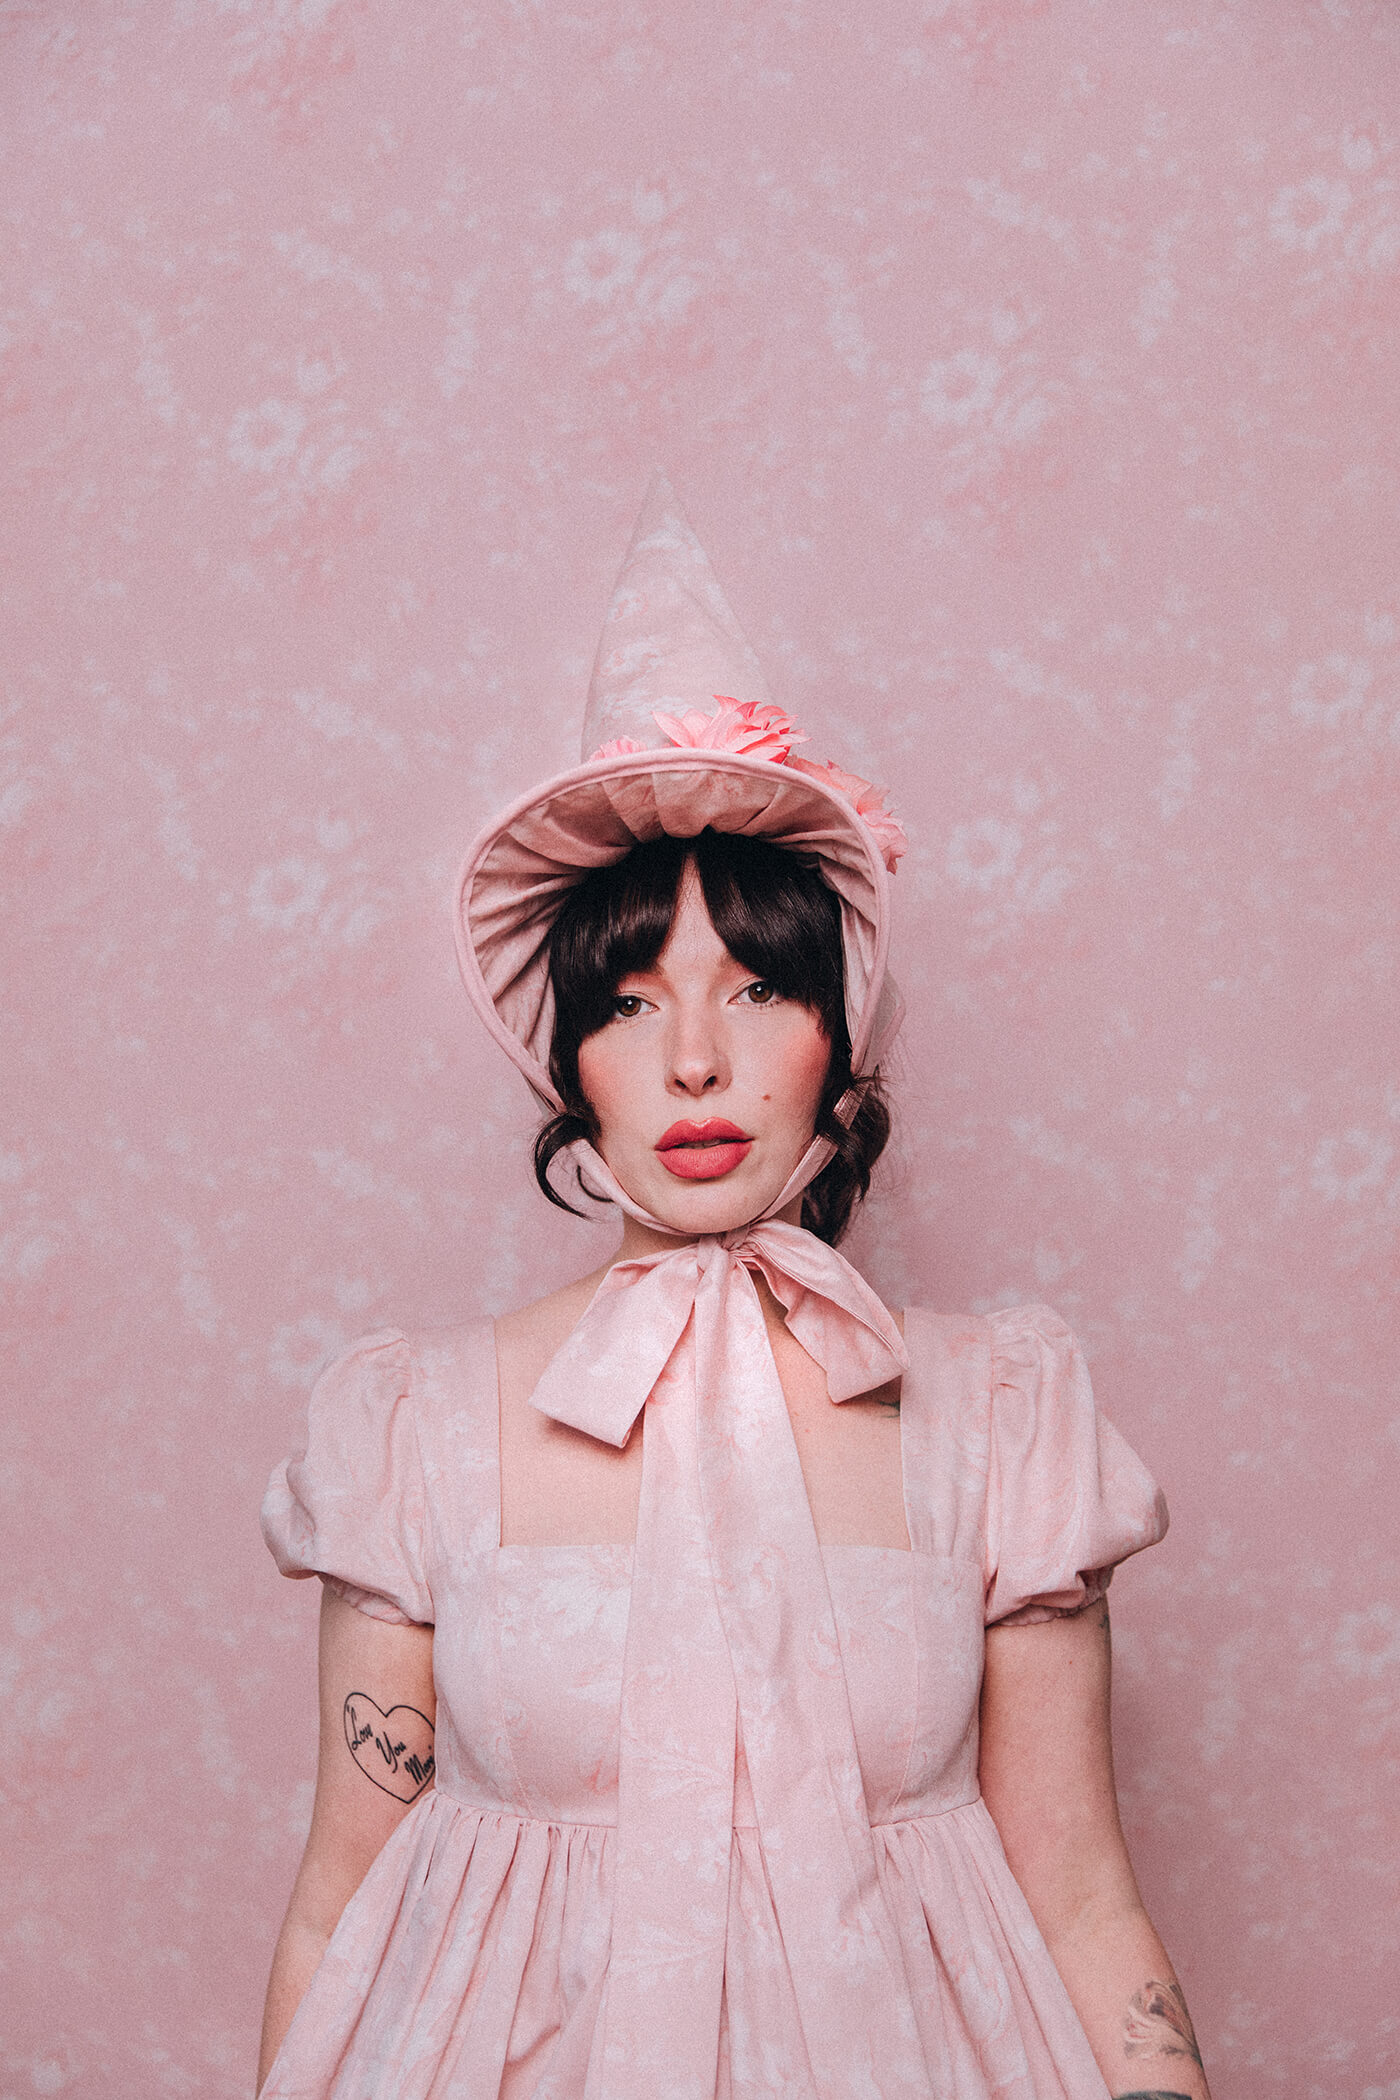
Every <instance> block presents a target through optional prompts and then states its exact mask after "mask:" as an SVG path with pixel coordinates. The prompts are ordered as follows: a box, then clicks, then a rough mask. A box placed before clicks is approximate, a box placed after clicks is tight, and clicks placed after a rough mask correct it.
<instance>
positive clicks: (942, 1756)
mask: <svg viewBox="0 0 1400 2100" xmlns="http://www.w3.org/2000/svg"><path fill="white" fill-rule="evenodd" d="M905 1337H906V1341H907V1345H908V1349H909V1356H910V1370H909V1372H908V1374H907V1375H906V1377H905V1380H904V1386H903V1402H902V1408H901V1450H902V1459H903V1468H904V1497H905V1509H906V1516H907V1521H908V1529H909V1536H910V1541H911V1546H912V1550H911V1551H909V1552H903V1551H894V1550H890V1549H887V1548H883V1547H873V1546H828V1547H825V1548H823V1549H822V1551H821V1561H822V1565H823V1568H824V1572H825V1581H826V1587H827V1590H828V1592H829V1598H830V1606H831V1615H832V1617H833V1619H834V1623H835V1627H836V1632H837V1637H838V1640H839V1648H840V1657H839V1662H840V1668H841V1670H842V1671H843V1672H844V1679H845V1687H846V1694H847V1697H848V1699H849V1708H850V1718H851V1723H852V1727H853V1730H854V1737H855V1743H856V1749H857V1753H858V1758H859V1767H860V1777H861V1781H862V1783H863V1788H864V1795H865V1805H866V1809H867V1810H868V1816H869V1824H870V1831H871V1836H872V1838H873V1841H874V1847H875V1859H876V1864H877V1869H878V1876H879V1881H880V1887H881V1893H882V1895H883V1900H884V1906H885V1910H886V1912H887V1914H888V1916H889V1918H890V1919H892V1920H893V1924H894V1929H895V1931H896V1933H897V1936H898V1945H899V1953H900V1957H901V1959H902V1964H903V1975H904V1978H905V1979H906V1980H907V1986H908V1996H909V2000H910V2002H911V2003H912V2006H913V2009H914V2017H915V2021H916V2023H917V2029H918V2037H917V2041H918V2046H919V2047H920V2048H921V2050H922V2062H923V2064H924V2065H926V2066H927V2067H928V2069H927V2076H928V2083H927V2092H928V2095H929V2100H1103V2096H1104V2094H1105V2092H1106V2088H1105V2086H1104V2083H1103V2080H1102V2078H1101V2077H1100V2075H1099V2072H1098V2069H1097V2067H1096V2065H1095V2063H1094V2059H1093V2057H1092V2055H1091V2053H1090V2050H1089V2047H1088V2044H1087V2042H1086V2040H1085V2038H1084V2035H1083V2032H1082V2030H1081V2028H1080V2026H1079V2023H1078V2021H1077V2019H1076V2018H1075V2015H1074V2012H1073V2010H1072V2008H1071V2006H1070V2003H1069V2000H1068V1998H1067V1997H1066V1994H1065V1991H1064V1988H1063V1986H1062V1984H1061V1982H1060V1980H1059V1977H1058V1974H1057V1973H1056V1970H1055V1968H1054V1966H1053V1964H1052V1962H1051V1960H1050V1957H1049V1955H1048V1953H1047V1951H1046V1948H1045V1945H1044V1942H1043V1941H1042V1939H1041V1937H1040V1934H1039V1932H1038V1931H1037V1928H1036V1926H1035V1923H1034V1921H1033V1919H1032V1917H1031V1915H1030V1912H1029V1910H1028V1908H1027V1906H1026V1903H1025V1900H1024V1898H1023V1897H1022V1895H1021V1892H1020V1890H1019V1888H1018V1887H1017V1885H1016V1883H1015V1881H1014V1880H1013V1878H1012V1875H1011V1873H1010V1870H1009V1868H1008V1866H1007V1864H1006V1860H1005V1857H1004V1855H1003V1852H1002V1847H1001V1843H1000V1840H999V1838H998V1836H997V1832H996V1828H995V1826H994V1824H993V1823H992V1820H991V1817H990V1816H989V1815H988V1813H987V1810H986V1807H985V1806H984V1804H983V1802H982V1800H981V1798H980V1795H979V1792H978V1781H977V1711H978V1696H979V1690H980V1685H981V1677H982V1654H983V1629H984V1626H986V1625H988V1624H992V1623H997V1622H1001V1623H1004V1622H1006V1621H1008V1620H1011V1619H1017V1620H1026V1619H1034V1618H1037V1617H1045V1616H1048V1615H1052V1614H1054V1613H1058V1612H1064V1611H1073V1610H1076V1609H1079V1608H1082V1607H1083V1605H1084V1604H1085V1603H1086V1602H1087V1601H1089V1600H1090V1599H1092V1598H1093V1597H1095V1596H1097V1595H1098V1594H1099V1593H1100V1591H1101V1589H1102V1587H1103V1584H1104V1582H1105V1581H1106V1580H1107V1571H1108V1570H1109V1569H1110V1568H1111V1567H1112V1566H1113V1564H1114V1563H1116V1562H1118V1561H1120V1560H1122V1559H1124V1558H1125V1557H1126V1556H1127V1555H1129V1554H1131V1553H1135V1552H1137V1551H1139V1550H1140V1549H1141V1548H1142V1547H1144V1546H1147V1545H1150V1544H1152V1543H1154V1542H1155V1541H1156V1540H1157V1539H1159V1538H1160V1537H1161V1536H1162V1534H1163V1532H1164V1531H1165V1529H1166V1510H1165V1505H1164V1503H1163V1500H1162V1497H1161V1494H1160V1492H1159V1491H1158V1490H1157V1489H1156V1488H1155V1487H1154V1485H1153V1483H1152V1481H1151V1479H1150V1478H1149V1477H1148V1475H1147V1473H1146V1471H1145V1470H1144V1468H1143V1466H1142V1465H1141V1464H1140V1462H1139V1461H1138V1460H1137V1458H1136V1457H1135V1456H1134V1455H1133V1453H1132V1452H1131V1451H1130V1450H1129V1449H1128V1447H1127V1445H1126V1444H1125V1443H1124V1442H1123V1440H1122V1439H1121V1437H1119V1436H1118V1434H1117V1433H1116V1431H1115V1430H1114V1429H1113V1428H1112V1427H1111V1425H1110V1424H1109V1423H1108V1422H1107V1421H1106V1420H1105V1419H1104V1418H1103V1417H1102V1416H1101V1415H1099V1414H1098V1413H1097V1412H1096V1410H1095V1406H1094V1402H1093V1398H1092V1395H1091V1392H1090V1388H1089V1382H1088V1378H1087V1375H1086V1373H1085V1370H1084V1366H1083V1361H1082V1358H1081V1357H1080V1355H1079V1352H1078V1350H1077V1348H1076V1346H1075V1344H1074V1341H1073V1338H1072V1336H1071V1335H1070V1334H1069V1332H1068V1330H1067V1329H1066V1328H1065V1326H1064V1325H1063V1323H1062V1322H1061V1321H1060V1320H1059V1319H1058V1318H1057V1317H1056V1316H1055V1315H1054V1314H1053V1313H1050V1312H1048V1311H1047V1310H1046V1309H1045V1308H1044V1307H1031V1308H1022V1309H1018V1310H1015V1311H1010V1312H1001V1313H996V1314H994V1315H992V1316H991V1318H989V1319H979V1318H973V1317H949V1316H940V1315H937V1314H932V1313H927V1312H921V1311H911V1312H910V1313H909V1314H908V1315H907V1317H906V1323H905ZM264 1528H265V1530H266V1533H267V1537H268V1542H269V1544H270V1546H271V1548H272V1551H273V1553H274V1554H275V1556H276V1558H277V1561H278V1564H279V1565H280V1566H281V1567H282V1569H283V1571H284V1572H285V1573H288V1574H294V1575H305V1574H311V1573H316V1574H319V1575H321V1576H322V1577H323V1578H324V1579H326V1580H327V1581H329V1582H330V1583H332V1584H333V1585H334V1586H335V1587H336V1588H337V1589H338V1590H339V1591H340V1592H341V1593H342V1594H343V1595H345V1596H346V1597H348V1598H349V1600H350V1601H351V1602H352V1603H354V1604H356V1605H357V1606H358V1607H359V1608H360V1609H361V1610H363V1611H366V1612H368V1613H370V1614H371V1615H373V1616H376V1617H380V1618H385V1619H391V1620H398V1621H412V1622H419V1623H424V1624H429V1623H431V1624H433V1625H434V1626H435V1629H436V1631H435V1636H434V1674H435V1678H436V1686H437V1698H438V1709H437V1738H436V1759H437V1772H436V1784H435V1787H434V1788H433V1789H432V1790H430V1791H429V1792H427V1793H425V1794H424V1795H423V1796H422V1797H421V1798H420V1799H419V1800H418V1801H417V1802H416V1803H415V1805H414V1806H413V1807H412V1808H411V1809H410V1810H409V1812H408V1814H407V1815H406V1816H405V1817H404V1820H403V1822H402V1823H401V1824H400V1825H399V1827H398V1829H397V1830H396V1831H395V1833H394V1835H393V1836H392V1837H391V1838H390V1840H389V1842H388V1843H387V1844H386V1845H385V1847H384V1849H383V1851H382V1852H381V1853H380V1855H379V1857H378V1859H377V1860H376V1861H375V1863H374V1865H373V1866H372V1868H371V1869H370V1871H369V1873H368V1875H367V1876H366V1878H365V1880H364V1882H363V1884H362V1885H361V1887H360V1889H359V1891H358V1893H357V1894H356V1895H355V1897H354V1898H353V1899H352V1901H351V1902H350V1904H349V1905H348V1907H347V1909H346V1911H345V1913H344V1916H343V1917H342V1919H341V1922H340V1925H339V1927H338V1928H337V1930H336V1932H335V1935H334V1937H333V1938H332V1940H331V1943H330V1946H329V1948H328V1950H327V1952H326V1955H325V1957H324V1959H323V1961H322V1962H321V1965H320V1967H319V1969H318V1970H317V1972H316V1975H315V1977H314V1978H313V1980H312V1983H311V1985H310V1988H309V1990H308V1991H307V1994H306V1997H305V1999H304V2001H303V2003H302V2005H301V2008H300V2010H299V2011H298V2013H297V2015H296V2018H295V2019H294V2021H293V2022H292V2026H291V2028H290V2031H289V2032H288V2035H287V2038H286V2041H285V2043H284V2045H283V2047H282V2050H281V2052H280V2054H279V2056H278V2058H277V2061H276V2064H275V2065H274V2067H273V2070H272V2072H271V2075H270V2077H269V2079H268V2081H267V2084H266V2086H265V2088H264V2095H265V2100H607V2096H608V2092H609V2076H608V2071H607V2066H606V2064H605V2063H604V2060H603V2052H602V2047H601V2039H600V2038H601V2035H602V2033H603V2029H604V2014H605V2006H606V1997H607V1989H608V1969H609V1948H610V1938H611V1929H612V1919H613V1866H614V1856H615V1840H616V1823H617V1798H618V1767H619V1715H620V1711H621V1706H622V1692H623V1656H624V1647H625V1643H626V1637H627V1628H628V1611H629V1600H630V1592H631V1584H632V1573H633V1570H632V1557H633V1549H632V1548H631V1547H626V1546H589V1547H538V1546H508V1547H502V1545H501V1544H500V1496H499V1431H498V1416H497V1385H496V1363H495V1353H494V1340H493V1333H492V1328H491V1325H490V1323H489V1322H486V1321H483V1322H478V1323H475V1324H473V1325H471V1326H469V1327H466V1328H463V1329H461V1330H459V1331H454V1332H451V1333H442V1334H435V1335H431V1336H428V1337H425V1338H419V1339H416V1340H412V1341H410V1340H408V1339H406V1338H405V1337H404V1336H403V1335H401V1334H397V1333H381V1334H376V1335H371V1336H369V1337H368V1338H367V1339H365V1340H364V1341H362V1342H360V1343H358V1344H356V1345H355V1346H354V1347H353V1348H352V1349H350V1350H349V1351H348V1352H347V1353H346V1354H345V1355H344V1356H343V1357H341V1358H340V1359H339V1360H338V1361H337V1362H336V1363H334V1364H332V1365H331V1367H330V1368H329V1369H328V1370H327V1371H326V1372H325V1373H324V1375H323V1376H322V1378H321V1380H320V1381H319V1383H318V1385H317V1387H316V1390H315V1392H314V1394H313V1396H312V1401H311V1410H310V1428H309V1440H308V1448H307V1450H306V1453H305V1454H304V1456H302V1457H300V1458H298V1459H296V1460H294V1461H292V1462H290V1463H289V1464H288V1465H286V1466H285V1467H282V1468H279V1470H278V1472H277V1473H276V1474H275V1475H274V1477H273V1482H272V1486H271V1487H270V1489H269V1493H268V1498H267V1502H266V1504H265V1508H264ZM673 1690H674V1697H675V1699H676V1700H678V1701H682V1702H683V1701H684V1700H685V1699H686V1696H687V1685H686V1682H685V1680H684V1673H683V1672H681V1673H679V1674H678V1676H677V1680H676V1682H675V1684H674V1687H673ZM757 1821H758V1819H757V1817H756V1815H755V1814H754V1811H753V1807H752V1794H751V1791H750V1788H749V1785H748V1778H747V1772H746V1768H745V1763H744V1757H743V1751H742V1744H741V1746H740V1750H739V1755H738V1759H737V1769H736V1774H735V1784H734V1812H733V1826H734V1827H733V1834H732V1848H731V1851H730V1857H729V1864H728V1913H727V1930H726V1931H725V1934H724V1944H723V1985H722V1995H721V1997H720V2002H719V2008H718V2032H717V2035H716V2036H714V2037H711V2038H710V2042H709V2045H708V2055H706V2053H705V2051H704V2050H700V2051H699V2052H698V2053H697V2054H696V2056H695V2068H694V2075H693V2078H691V2083H690V2088H689V2089H690V2090H693V2091H694V2092H695V2094H696V2100H711V2096H713V2100H826V2096H828V2095H830V2094H832V2093H833V2092H835V2093H837V2094H839V2095H840V2100H882V2096H883V2094H884V2092H885V2086H884V2084H883V2083H882V2079H881V2071H880V2065H879V2064H878V2062H876V2063H866V2064H865V2065H864V2066H863V2068H861V2069H860V2070H859V2072H857V2071H855V2070H853V2069H852V2067H851V2065H850V2064H843V2065H842V2067H841V2068H840V2069H839V2070H834V2069H833V2066H832V2065H831V2064H823V2063H821V2062H814V2061H813V2060H812V2052H811V2050H810V2048H809V2044H808V2039H807V2037H806V2035H805V2033H804V2027H803V2023H802V2020H801V2018H800V2016H799V2011H798V2004H797V1999H798V1995H799V1993H798V1991H797V1990H796V1989H795V1987H794V1980H793V1976H792V1974H791V1970H790V1965H789V1960H788V1956H787V1953H786V1951H785V1944H784V1937H783V1933H782V1930H781V1928H780V1926H779V1922H778V1917H777V1913H776V1910H775V1905H774V1901H773V1895H772V1889H771V1886H770V1879H769V1874H768V1871H767V1868H766V1866H765V1859H764V1853H763V1848H762V1844H761V1842H760V1838H759V1831H758V1828H757ZM819 1866H820V1863H818V1870H819ZM691 2042H692V2038H690V2037H684V2038H678V2040H677V2044H676V2048H677V2051H678V2054H679V2055H680V2056H685V2054H686V2052H687V2051H688V2050H690V2048H691ZM688 2061H689V2059H688V2058H687V2062H688ZM688 2075H689V2073H688V2072H687V2071H686V2068H685V2065H682V2067H681V2072H680V2073H678V2085H677V2089H678V2090H679V2089H680V2088H681V2084H682V2083H683V2081H684V2077H685V2076H688Z"/></svg>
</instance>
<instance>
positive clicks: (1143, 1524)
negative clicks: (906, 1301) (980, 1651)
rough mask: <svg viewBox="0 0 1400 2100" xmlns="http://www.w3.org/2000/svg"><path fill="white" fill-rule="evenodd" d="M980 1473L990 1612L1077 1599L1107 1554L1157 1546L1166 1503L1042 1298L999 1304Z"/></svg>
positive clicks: (1025, 1613) (1038, 1613)
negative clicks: (1099, 1402) (1101, 1407)
mask: <svg viewBox="0 0 1400 2100" xmlns="http://www.w3.org/2000/svg"><path fill="white" fill-rule="evenodd" d="M991 1327H992V1418H991V1441H990V1460H989V1467H988V1479H987V1526H986V1570H985V1572H986V1584H987V1592H986V1594H987V1609H986V1620H987V1624H988V1625H989V1626H991V1625H998V1624H1000V1625H1007V1624H1014V1625H1027V1624H1033V1623H1034V1622H1035V1621H1037V1620H1042V1619H1050V1618H1058V1617H1061V1616H1064V1615H1066V1614H1068V1613H1071V1612H1075V1611H1082V1610H1083V1609H1084V1608H1085V1607H1086V1606H1087V1605H1089V1604H1092V1603H1093V1602H1094V1601H1095V1600H1096V1599H1097V1598H1099V1597H1100V1596H1102V1594H1103V1592H1104V1590H1105V1589H1106V1588H1107V1587H1108V1581H1109V1576H1110V1574H1111V1572H1112V1570H1113V1567H1114V1565H1115V1564H1116V1563H1117V1562H1118V1561H1120V1560H1126V1559H1127V1558H1128V1556H1129V1554H1132V1553H1140V1552H1141V1551H1142V1549H1143V1547H1144V1546H1153V1545H1155V1544H1156V1543H1157V1541H1158V1540H1159V1539H1160V1538H1162V1537H1163V1535H1164V1534H1165V1532H1166V1529H1167V1504H1166V1498H1165V1496H1164V1495H1163V1494H1162V1491H1161V1489H1160V1488H1159V1487H1158V1486H1157V1484H1156V1482H1155V1481H1154V1480H1153V1479H1152V1477H1151V1475H1150V1474H1149V1473H1148V1471H1147V1468H1146V1467H1145V1466H1144V1465H1143V1463H1142V1461H1141V1459H1139V1458H1138V1457H1137V1455H1136V1454H1135V1453H1134V1452H1133V1451H1131V1450H1130V1449H1129V1447H1128V1445H1127V1444H1126V1443H1125V1442H1124V1441H1123V1439H1122V1437H1121V1436H1120V1435H1119V1434H1118V1432H1117V1430H1116V1429H1115V1428H1114V1427H1113V1425H1112V1423H1111V1422H1108V1421H1106V1420H1105V1418H1104V1417H1103V1416H1102V1415H1101V1414H1100V1413H1099V1412H1098V1410H1097V1409H1096V1407H1095V1405H1094V1396H1093V1392H1092V1390H1091V1388H1090V1384H1089V1373H1088V1370H1087V1368H1086V1366H1085V1363H1084V1358H1083V1356H1082V1354H1081V1353H1080V1349H1079V1345H1078V1343H1077V1342H1076V1341H1075V1339H1074V1336H1073V1335H1072V1334H1071V1333H1070V1331H1069V1329H1068V1328H1067V1327H1066V1326H1065V1323H1064V1321H1063V1320H1061V1319H1060V1317H1059V1315H1058V1314H1056V1313H1053V1312H1051V1311H1050V1310H1049V1308H1048V1307H1047V1306H1044V1305H1031V1306H1020V1307H1017V1308H1016V1309H1015V1310H1014V1311H1010V1312H1001V1313H995V1314H994V1315H993V1316H992V1320H991Z"/></svg>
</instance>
